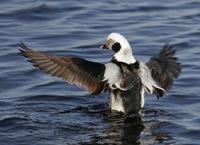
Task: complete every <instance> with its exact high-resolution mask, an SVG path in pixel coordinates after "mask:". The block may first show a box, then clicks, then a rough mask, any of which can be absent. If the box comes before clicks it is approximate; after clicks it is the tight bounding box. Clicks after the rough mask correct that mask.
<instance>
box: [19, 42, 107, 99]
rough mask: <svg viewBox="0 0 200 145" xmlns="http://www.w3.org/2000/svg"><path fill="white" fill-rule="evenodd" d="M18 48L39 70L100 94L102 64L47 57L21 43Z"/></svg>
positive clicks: (72, 58) (75, 59) (67, 57)
mask: <svg viewBox="0 0 200 145" xmlns="http://www.w3.org/2000/svg"><path fill="white" fill-rule="evenodd" d="M19 46H20V47H21V49H19V50H20V51H21V53H22V55H23V56H25V57H27V58H28V59H29V61H30V62H31V63H33V66H35V67H37V68H39V69H40V70H44V71H45V72H46V73H48V74H51V75H52V76H57V77H59V78H62V79H64V80H65V81H66V82H68V83H69V84H74V85H77V86H79V87H82V88H85V89H87V90H88V91H89V92H90V93H92V94H94V95H97V94H99V93H101V91H102V90H103V89H104V82H103V81H102V80H103V74H104V71H105V66H104V65H103V64H100V63H96V62H91V61H87V60H84V59H82V58H78V57H70V56H52V55H48V54H45V53H41V52H37V51H34V50H32V49H30V48H28V47H27V46H26V45H25V44H23V43H22V42H21V43H19Z"/></svg>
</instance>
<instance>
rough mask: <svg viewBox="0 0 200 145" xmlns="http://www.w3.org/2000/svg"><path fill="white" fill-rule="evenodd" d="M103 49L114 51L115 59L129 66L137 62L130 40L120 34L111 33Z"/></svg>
mask: <svg viewBox="0 0 200 145" xmlns="http://www.w3.org/2000/svg"><path fill="white" fill-rule="evenodd" d="M102 48H104V49H111V50H113V52H114V58H115V59H116V60H117V61H120V62H124V63H127V64H131V63H135V62H136V60H135V58H134V56H133V54H132V49H131V46H130V44H129V42H128V40H127V39H126V38H125V37H124V36H122V35H121V34H119V33H111V34H110V35H108V38H107V41H106V44H104V45H103V46H102Z"/></svg>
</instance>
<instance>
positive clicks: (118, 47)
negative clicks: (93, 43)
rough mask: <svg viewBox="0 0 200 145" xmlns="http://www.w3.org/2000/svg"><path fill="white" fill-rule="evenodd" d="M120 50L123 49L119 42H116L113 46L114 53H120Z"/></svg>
mask: <svg viewBox="0 0 200 145" xmlns="http://www.w3.org/2000/svg"><path fill="white" fill-rule="evenodd" d="M120 49H121V45H120V44H119V43H118V42H116V43H114V44H113V45H112V50H113V51H114V52H118V51H119V50H120Z"/></svg>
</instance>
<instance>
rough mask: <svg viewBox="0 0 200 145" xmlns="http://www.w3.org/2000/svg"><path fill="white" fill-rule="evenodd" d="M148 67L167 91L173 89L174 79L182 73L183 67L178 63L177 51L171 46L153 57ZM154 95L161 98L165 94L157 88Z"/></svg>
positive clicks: (154, 77) (165, 47) (167, 46)
mask: <svg viewBox="0 0 200 145" xmlns="http://www.w3.org/2000/svg"><path fill="white" fill-rule="evenodd" d="M146 65H147V66H148V68H149V69H150V71H151V75H152V77H153V79H154V80H155V81H156V82H157V83H158V84H159V85H160V86H161V87H162V88H163V89H165V90H168V89H169V88H170V87H171V85H172V83H173V81H174V79H175V78H177V77H178V75H179V74H180V72H181V65H180V63H178V62H177V57H176V56H175V50H173V49H172V46H171V45H165V46H164V47H163V49H162V50H161V52H160V53H159V55H158V56H155V57H151V58H150V60H149V62H147V64H146ZM154 93H155V94H156V95H157V96H158V97H161V96H163V93H164V92H163V91H162V90H160V89H156V88H155V89H154Z"/></svg>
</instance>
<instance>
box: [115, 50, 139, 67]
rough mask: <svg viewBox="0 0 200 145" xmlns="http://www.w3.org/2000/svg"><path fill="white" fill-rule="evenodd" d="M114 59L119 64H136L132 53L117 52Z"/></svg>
mask: <svg viewBox="0 0 200 145" xmlns="http://www.w3.org/2000/svg"><path fill="white" fill-rule="evenodd" d="M114 59H116V60H117V61H119V62H124V63H126V64H133V63H135V62H136V59H135V58H134V56H133V54H132V52H128V53H126V52H118V53H116V54H115V55H114Z"/></svg>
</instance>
